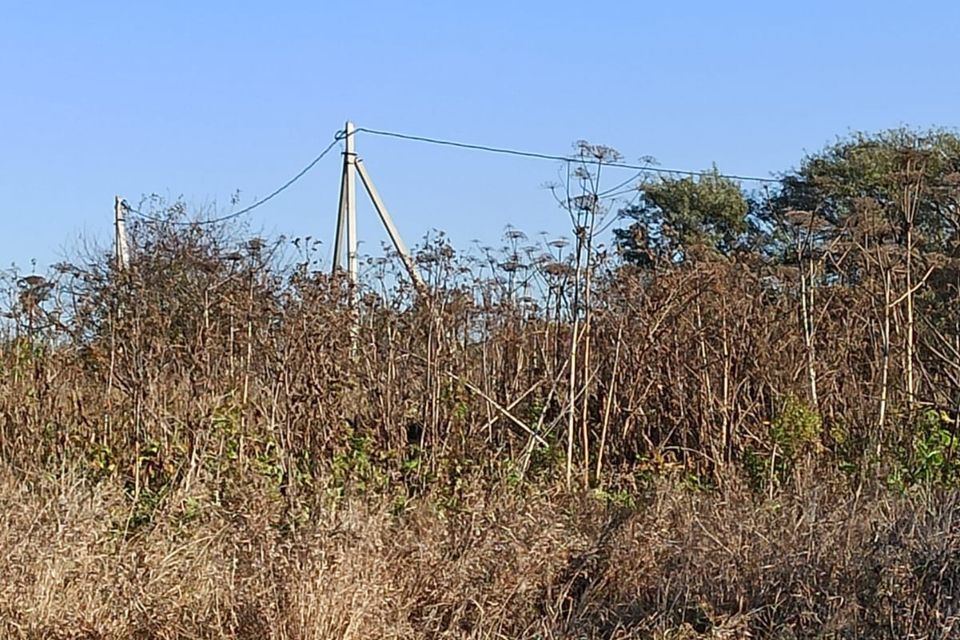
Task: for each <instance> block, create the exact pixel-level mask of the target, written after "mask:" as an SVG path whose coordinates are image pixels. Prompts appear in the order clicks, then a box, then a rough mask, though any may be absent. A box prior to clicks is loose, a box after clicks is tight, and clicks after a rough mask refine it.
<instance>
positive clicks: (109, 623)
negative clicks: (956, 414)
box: [0, 211, 960, 638]
mask: <svg viewBox="0 0 960 640" xmlns="http://www.w3.org/2000/svg"><path fill="white" fill-rule="evenodd" d="M179 213H180V212H178V211H174V212H173V213H172V217H171V218H170V219H169V220H168V221H167V222H165V223H162V224H158V225H145V226H141V227H135V228H134V229H133V236H134V240H135V246H134V251H133V263H132V265H133V266H132V268H131V269H130V270H129V271H127V272H124V273H118V272H117V271H115V270H114V269H113V268H112V267H111V266H110V263H109V261H108V260H106V259H105V258H102V257H99V256H97V255H93V256H92V257H91V258H90V259H89V260H87V261H85V262H78V263H74V264H71V265H60V266H59V268H58V269H57V270H55V271H54V272H52V273H51V274H48V276H47V277H46V278H44V279H37V278H20V277H19V276H18V275H14V276H12V280H11V282H10V286H9V287H8V291H9V292H10V294H11V295H10V304H9V305H8V311H9V313H8V317H7V319H6V323H5V324H4V325H3V326H4V328H3V331H4V332H5V334H4V336H3V340H2V348H0V461H2V469H0V471H2V473H0V502H2V504H0V506H2V509H0V518H2V520H0V590H2V598H0V620H2V622H0V629H2V631H3V632H4V634H5V636H8V637H22V638H48V637H63V638H181V637H183V638H189V637H199V638H220V637H248V638H262V637H276V638H328V637H329V638H334V637H336V638H341V637H398V638H400V637H402V638H419V637H430V638H439V637H458V638H459V637H468V638H502V637H510V638H513V637H526V638H568V637H569V638H573V637H596V638H619V637H661V638H668V637H669V638H682V637H699V636H704V637H731V638H733V637H782V638H788V637H880V638H903V637H953V636H955V635H956V633H957V631H956V630H955V627H954V625H955V619H956V616H957V611H956V605H955V599H956V598H957V596H958V595H960V594H958V586H957V584H956V575H955V574H956V572H957V555H956V553H957V549H958V546H957V538H956V525H955V524H954V516H955V514H956V513H957V498H956V493H955V491H954V490H953V488H952V487H953V486H954V483H955V480H956V479H957V477H958V476H957V470H958V469H960V467H957V466H956V464H955V462H954V450H955V447H956V445H955V442H954V441H953V440H951V439H950V436H949V433H950V432H949V429H948V427H949V423H948V418H949V416H945V417H944V412H943V411H942V408H943V407H944V406H946V405H945V403H944V402H943V401H942V398H944V397H945V398H948V399H949V398H950V397H952V395H951V394H955V389H954V388H953V386H955V382H951V380H952V378H951V377H950V373H951V371H952V370H951V369H950V367H951V366H952V365H951V363H950V362H949V360H948V359H946V360H945V359H944V358H943V357H942V356H943V354H942V352H937V353H935V352H934V351H933V350H926V351H925V350H922V349H921V350H920V353H919V354H918V362H917V363H916V365H917V368H918V371H920V372H921V375H920V378H921V384H920V385H919V393H920V394H923V397H924V398H925V399H929V405H920V404H919V403H913V402H911V403H907V402H906V401H905V400H906V398H907V396H906V395H905V393H904V392H903V389H902V386H898V384H899V383H897V382H896V381H898V380H900V379H901V378H902V371H903V366H904V365H903V359H902V355H903V353H904V351H903V349H902V342H896V341H894V344H893V348H894V349H895V350H896V351H895V352H894V354H893V355H894V356H895V357H892V358H891V357H890V350H889V349H888V346H889V345H885V344H884V343H883V342H882V341H881V340H879V339H878V335H879V334H878V331H879V327H881V326H882V322H883V316H882V314H879V313H878V308H879V307H878V306H877V305H878V304H879V303H878V301H880V300H882V292H880V291H878V290H877V289H876V288H875V287H876V281H874V280H869V281H868V280H865V281H864V282H863V283H860V284H856V285H848V284H836V285H830V286H827V285H826V284H824V285H823V290H822V292H821V294H822V295H821V298H820V300H821V302H819V304H820V306H819V307H818V308H817V311H818V316H817V332H816V340H817V345H816V346H817V349H816V353H817V361H816V365H817V371H818V378H817V382H818V385H819V386H818V400H817V403H816V405H815V406H814V405H813V404H812V403H811V401H810V399H809V394H808V387H807V378H806V369H807V366H808V364H809V361H808V359H809V353H810V350H809V345H808V344H807V343H805V339H804V333H803V331H802V326H803V325H802V323H801V322H800V319H799V318H798V303H797V292H796V287H795V286H794V284H792V283H793V282H794V281H793V280H792V278H793V276H794V275H795V274H793V273H791V272H790V269H789V268H788V267H784V266H782V265H776V264H771V263H769V262H765V261H763V260H761V259H760V258H758V257H749V256H742V257H740V258H738V259H736V260H702V261H692V262H691V263H688V264H685V265H682V266H676V265H673V266H669V267H666V268H653V269H632V268H629V267H625V266H623V265H619V264H615V263H614V262H613V261H612V260H610V259H604V258H602V257H600V256H594V257H591V258H590V262H589V263H588V265H587V266H588V268H589V269H590V273H591V279H590V284H589V286H590V317H589V321H588V322H587V321H585V322H584V323H583V326H586V327H588V329H587V330H588V332H589V333H588V335H589V355H586V354H585V355H584V357H583V360H582V362H583V363H585V364H584V365H583V368H582V369H581V370H579V371H578V372H577V373H576V375H574V376H570V375H569V370H568V367H569V362H570V359H569V353H570V344H571V330H572V326H575V325H574V324H573V323H571V318H573V317H574V316H575V315H576V314H578V313H582V312H583V310H582V308H581V307H579V306H577V305H576V304H574V303H573V296H572V293H571V291H572V290H571V286H573V284H572V283H571V278H572V277H575V269H572V268H571V266H570V261H569V259H568V258H567V257H565V256H564V255H563V254H562V252H561V253H559V254H558V253H557V251H558V250H561V251H562V247H561V246H560V243H555V244H553V245H550V244H547V245H541V244H537V243H531V244H530V246H529V247H527V246H521V243H522V241H523V237H522V235H519V234H518V233H516V232H512V233H511V234H510V235H509V236H508V238H507V246H506V248H505V251H504V252H500V253H498V252H494V251H487V252H481V253H480V254H479V255H475V256H460V255H458V254H457V253H456V252H455V251H454V250H453V249H452V248H451V247H450V246H449V245H448V244H447V243H446V242H445V241H444V240H443V238H442V237H440V238H433V239H429V240H428V242H427V243H426V244H425V245H424V246H423V247H422V248H421V250H420V251H419V253H418V264H419V266H420V268H421V269H422V270H423V273H424V276H425V279H426V281H427V282H428V284H429V287H430V289H431V292H432V293H431V295H430V296H429V297H428V298H424V297H419V298H418V297H417V295H416V292H414V291H412V290H411V289H410V288H409V287H407V286H406V285H405V284H404V280H403V278H402V276H401V275H398V274H397V273H395V272H394V271H393V268H394V267H393V266H392V263H390V262H381V261H370V262H369V264H368V265H367V273H366V274H365V278H364V286H363V289H362V290H361V291H359V292H353V291H350V290H349V287H348V286H347V284H346V282H344V281H343V280H342V279H340V278H338V277H331V276H329V275H327V274H326V272H325V271H324V270H323V269H321V268H320V267H319V266H318V264H317V263H316V260H315V257H316V247H315V246H314V245H313V244H310V243H309V241H307V240H302V241H297V242H296V243H294V244H289V243H283V242H267V241H265V240H263V239H260V238H253V239H250V238H245V237H243V236H242V235H241V234H238V233H237V232H235V231H231V230H229V229H223V228H220V229H209V228H205V227H201V226H197V225H185V226H179V225H177V224H175V222H177V221H178V218H177V215H179ZM948 266H949V265H948ZM947 270H948V267H944V272H943V273H940V274H938V275H941V276H944V280H945V281H947V282H949V281H950V280H949V273H947V272H946V271H947ZM578 286H579V285H578ZM355 293H357V294H358V303H357V304H356V305H354V304H353V302H352V301H353V300H354V294H355ZM938 331H941V333H942V327H941V329H938ZM918 332H920V334H921V336H920V341H919V343H920V344H928V343H929V344H931V345H933V344H939V343H936V341H935V337H936V335H935V334H934V333H933V329H930V330H925V329H922V328H918ZM924 332H926V333H924ZM582 335H587V334H581V336H582ZM925 338H929V340H928V341H927V342H924V339H925ZM584 340H585V342H584V344H585V345H586V344H587V342H586V339H585V338H584ZM898 345H900V346H898ZM884 362H886V367H887V368H886V374H885V375H886V379H887V380H888V381H889V380H893V381H894V383H893V384H892V385H888V386H889V388H888V398H889V402H890V407H889V411H890V415H891V416H892V418H891V419H890V428H889V429H883V430H880V429H878V423H877V419H876V416H877V413H878V403H877V398H878V395H879V389H880V387H881V385H883V382H882V380H883V379H884V377H883V376H884V372H883V366H882V365H883V363H884ZM571 383H572V384H573V385H574V386H573V388H571V386H570V385H571ZM951 385H953V386H951ZM570 397H573V398H574V400H575V403H574V405H573V406H574V407H575V409H576V414H575V415H574V420H573V421H572V423H573V425H574V428H575V429H576V432H575V437H574V438H572V441H573V447H572V449H569V450H568V448H567V447H568V442H569V441H568V439H567V438H568V436H569V432H568V431H567V429H569V428H570V427H569V425H570V424H571V420H570V414H569V413H568V411H569V409H570V404H569V398H570ZM930 407H933V409H930ZM945 433H946V434H947V435H946V436H945V435H944V434H945ZM944 438H947V439H946V440H944ZM568 451H569V452H570V453H572V457H571V458H568V457H567V456H568ZM568 465H569V466H570V468H573V469H575V470H576V477H577V478H578V483H577V486H575V487H574V488H573V489H569V488H567V486H566V483H565V482H564V479H565V470H566V468H567V466H568Z"/></svg>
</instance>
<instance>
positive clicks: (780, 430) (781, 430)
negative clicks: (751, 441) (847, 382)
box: [770, 394, 823, 461]
mask: <svg viewBox="0 0 960 640" xmlns="http://www.w3.org/2000/svg"><path fill="white" fill-rule="evenodd" d="M822 433H823V420H822V419H821V418H820V416H819V415H818V414H817V413H816V412H815V411H814V410H812V409H811V408H810V407H808V406H807V405H806V404H805V403H804V402H803V401H801V400H799V399H798V398H797V397H796V396H794V395H792V394H791V395H788V396H787V397H786V399H785V400H784V403H783V408H782V409H781V411H780V413H779V415H777V417H776V418H774V420H773V422H772V423H771V425H770V436H771V438H772V440H773V442H774V444H775V445H776V446H777V447H778V449H779V451H780V453H781V454H782V455H783V456H785V457H786V458H787V459H788V460H791V461H793V460H795V459H796V458H797V457H798V456H800V455H801V454H803V453H807V452H811V451H819V450H820V449H821V448H822V446H823V445H822V443H821V440H820V438H821V435H822Z"/></svg>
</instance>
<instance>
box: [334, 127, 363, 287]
mask: <svg viewBox="0 0 960 640" xmlns="http://www.w3.org/2000/svg"><path fill="white" fill-rule="evenodd" d="M344 132H345V134H346V136H345V138H344V150H343V174H342V175H341V176H340V209H339V211H338V212H337V238H336V241H335V243H334V248H333V268H334V270H337V269H338V268H340V266H341V264H342V260H343V240H344V232H346V241H347V242H346V245H347V276H348V277H349V278H350V284H352V285H354V286H356V285H357V281H358V277H357V271H358V268H357V172H356V165H357V154H356V151H354V141H353V136H354V127H353V123H352V122H350V121H347V124H346V126H344Z"/></svg>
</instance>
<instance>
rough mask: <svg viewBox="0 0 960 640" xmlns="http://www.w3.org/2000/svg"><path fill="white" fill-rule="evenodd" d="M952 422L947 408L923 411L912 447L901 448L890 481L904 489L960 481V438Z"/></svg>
mask: <svg viewBox="0 0 960 640" xmlns="http://www.w3.org/2000/svg"><path fill="white" fill-rule="evenodd" d="M952 425H953V420H952V419H951V417H950V416H949V415H947V414H946V413H945V412H941V411H937V410H935V409H931V410H929V411H925V412H923V413H922V414H921V415H920V416H919V418H918V419H917V422H916V424H915V426H914V429H913V436H912V438H911V440H910V444H909V447H908V448H904V447H901V449H900V450H899V460H898V461H897V463H896V464H895V465H894V469H893V471H892V472H891V473H890V476H889V478H888V481H887V483H888V485H890V486H891V487H893V488H897V489H900V490H905V489H906V488H908V487H910V486H912V485H916V484H942V485H948V486H956V485H957V484H958V483H960V458H958V454H960V439H958V438H957V436H956V435H954V434H953V432H952V431H951V427H952Z"/></svg>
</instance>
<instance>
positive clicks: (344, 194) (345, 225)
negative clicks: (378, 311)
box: [333, 121, 427, 294]
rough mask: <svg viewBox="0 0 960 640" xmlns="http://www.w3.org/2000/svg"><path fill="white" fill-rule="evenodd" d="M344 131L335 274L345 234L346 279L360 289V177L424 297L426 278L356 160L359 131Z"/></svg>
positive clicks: (335, 247)
mask: <svg viewBox="0 0 960 640" xmlns="http://www.w3.org/2000/svg"><path fill="white" fill-rule="evenodd" d="M344 130H345V132H346V138H345V145H344V147H345V148H344V152H343V173H342V174H341V176H340V207H339V210H338V212H337V231H336V239H335V241H334V245H333V270H334V271H337V269H340V268H341V266H342V264H343V245H344V232H346V245H347V275H348V277H349V278H350V282H351V284H353V285H354V287H356V286H357V284H358V276H357V183H356V176H357V175H358V174H359V176H360V181H361V182H362V183H363V187H364V189H366V191H367V195H368V196H370V201H371V202H372V203H373V206H374V208H375V209H376V210H377V214H378V215H379V216H380V221H381V222H382V223H383V226H384V228H385V229H386V230H387V235H389V236H390V241H391V242H393V247H394V248H395V249H396V250H397V253H398V254H399V256H400V260H401V262H403V266H404V268H405V269H406V271H407V274H408V275H409V276H410V280H411V281H412V282H413V286H414V287H416V289H417V292H418V293H421V294H424V293H426V291H427V287H426V284H425V283H424V281H423V278H422V277H420V274H419V272H418V271H417V267H416V265H415V264H414V262H413V258H412V257H411V256H410V251H409V250H408V249H407V245H406V244H405V243H404V242H403V239H402V238H401V237H400V232H399V231H397V227H396V225H394V224H393V219H392V218H391V217H390V213H389V212H388V211H387V207H386V205H384V203H383V199H382V198H381V197H380V194H379V192H378V191H377V188H376V187H375V186H374V184H373V180H372V179H371V178H370V174H369V173H367V169H366V167H365V166H364V164H363V161H362V160H361V159H360V158H359V157H358V156H357V153H356V147H355V143H354V139H353V138H354V133H355V131H356V130H355V129H354V126H353V123H352V122H349V121H347V124H346V127H345V128H344Z"/></svg>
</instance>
